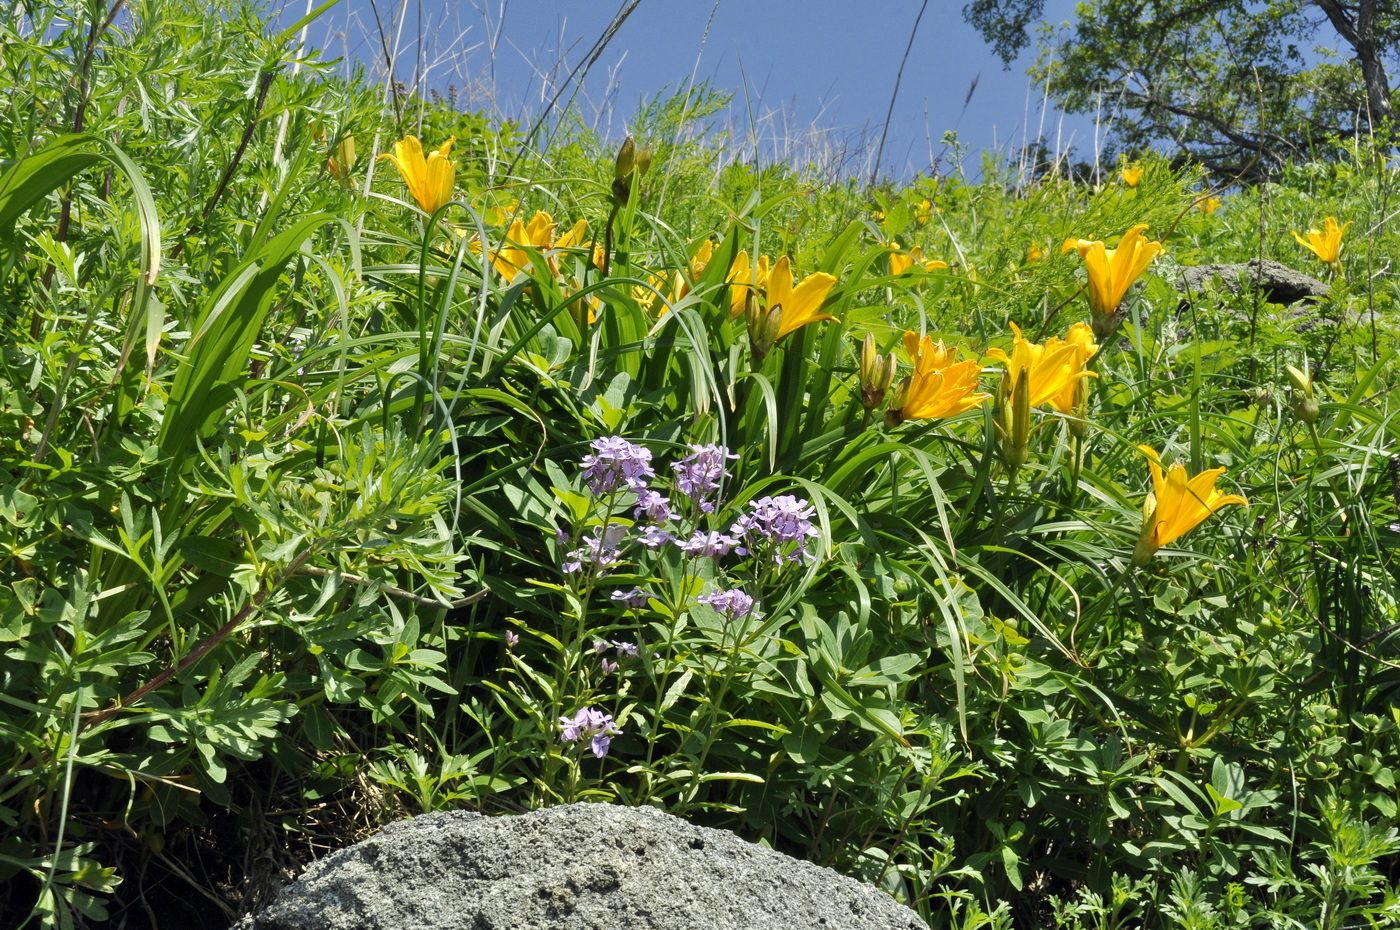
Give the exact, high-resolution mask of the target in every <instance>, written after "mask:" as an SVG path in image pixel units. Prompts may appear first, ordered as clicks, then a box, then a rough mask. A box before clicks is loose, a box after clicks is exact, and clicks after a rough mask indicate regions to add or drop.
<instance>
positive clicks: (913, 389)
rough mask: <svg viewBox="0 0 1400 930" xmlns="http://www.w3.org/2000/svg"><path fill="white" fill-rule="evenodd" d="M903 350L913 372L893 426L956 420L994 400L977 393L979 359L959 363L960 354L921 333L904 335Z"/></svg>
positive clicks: (892, 414)
mask: <svg viewBox="0 0 1400 930" xmlns="http://www.w3.org/2000/svg"><path fill="white" fill-rule="evenodd" d="M904 349H905V351H906V352H908V353H909V357H910V358H911V359H912V360H913V362H914V371H913V374H911V375H910V376H909V377H908V378H906V379H905V381H904V386H903V387H902V388H901V389H900V392H899V402H898V404H897V405H896V407H895V409H894V410H892V411H890V415H889V421H890V423H891V424H892V425H893V424H897V423H900V422H902V421H904V420H937V419H945V418H947V417H954V416H957V415H958V414H960V413H965V412H967V411H968V410H971V409H972V408H974V407H976V406H979V405H980V404H982V403H983V402H984V401H987V400H989V399H991V396H992V395H990V394H984V393H980V392H978V390H977V380H978V376H979V375H980V374H981V371H982V369H981V366H980V365H978V363H977V360H976V359H967V360H966V361H961V362H959V361H957V360H956V359H957V354H958V353H957V350H956V349H953V348H950V347H948V346H945V345H944V344H943V343H942V341H939V342H934V341H933V339H932V338H931V337H929V336H920V335H919V334H918V333H913V332H906V333H905V334H904Z"/></svg>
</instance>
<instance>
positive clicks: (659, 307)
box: [632, 271, 690, 316]
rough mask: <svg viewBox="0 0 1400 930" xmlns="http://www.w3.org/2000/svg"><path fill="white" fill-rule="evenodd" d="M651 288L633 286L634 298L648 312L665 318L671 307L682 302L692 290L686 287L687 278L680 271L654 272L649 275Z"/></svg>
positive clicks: (648, 280)
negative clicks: (677, 302)
mask: <svg viewBox="0 0 1400 930" xmlns="http://www.w3.org/2000/svg"><path fill="white" fill-rule="evenodd" d="M647 283H648V284H649V285H650V286H649V287H643V286H642V285H640V284H634V285H632V297H633V299H635V300H636V301H637V303H638V304H640V305H641V306H642V307H645V308H646V309H647V311H648V312H650V313H655V314H656V315H657V316H665V315H666V312H667V311H668V310H670V309H671V305H672V304H674V303H675V302H676V301H678V300H680V299H681V298H682V297H684V296H685V295H686V293H687V292H688V291H689V290H690V288H689V287H687V286H686V282H685V277H684V276H682V275H681V273H680V272H679V271H673V272H671V273H670V274H667V273H666V272H664V271H652V272H649V273H648V274H647Z"/></svg>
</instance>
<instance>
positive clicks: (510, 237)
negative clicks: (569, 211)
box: [473, 210, 597, 282]
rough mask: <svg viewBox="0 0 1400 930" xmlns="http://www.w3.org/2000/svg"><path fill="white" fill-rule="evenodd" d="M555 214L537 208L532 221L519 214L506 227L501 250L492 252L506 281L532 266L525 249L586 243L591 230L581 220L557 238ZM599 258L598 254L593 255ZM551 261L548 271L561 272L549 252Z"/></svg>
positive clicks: (559, 247)
mask: <svg viewBox="0 0 1400 930" xmlns="http://www.w3.org/2000/svg"><path fill="white" fill-rule="evenodd" d="M555 225H556V224H555V222H554V217H552V216H550V215H549V214H548V213H546V212H545V211H543V210H538V211H536V212H535V215H534V216H532V217H530V222H529V223H525V222H523V221H521V219H520V218H519V217H516V219H515V221H514V222H513V223H511V224H510V229H508V230H506V241H505V243H504V244H503V245H502V246H501V248H500V249H498V250H496V251H494V252H492V253H491V264H492V265H494V266H495V268H496V273H497V274H499V275H500V276H501V279H502V280H503V281H506V282H510V281H513V280H515V277H516V275H518V274H520V272H522V271H524V270H525V269H527V268H529V267H530V256H529V253H528V252H527V251H526V249H530V250H532V251H538V252H545V253H548V252H550V251H551V250H555V249H568V248H574V247H576V246H578V245H581V244H582V243H583V237H584V235H585V234H586V233H587V231H588V223H587V221H585V220H579V221H578V222H577V223H575V224H574V225H573V226H572V227H571V228H570V229H569V231H568V232H566V233H564V235H562V236H560V237H559V238H558V239H556V238H554V229H555ZM473 249H474V250H479V249H480V245H474V246H473ZM594 257H595V260H596V257H597V256H596V255H595V256H594ZM546 260H547V261H548V263H549V270H550V272H551V273H552V274H554V275H558V274H559V260H558V258H557V257H556V256H554V255H548V254H547V255H546Z"/></svg>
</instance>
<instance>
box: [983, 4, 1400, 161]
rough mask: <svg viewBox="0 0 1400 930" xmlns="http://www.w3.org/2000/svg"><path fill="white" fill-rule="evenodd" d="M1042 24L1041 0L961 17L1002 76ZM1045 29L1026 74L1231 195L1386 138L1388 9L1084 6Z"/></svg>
mask: <svg viewBox="0 0 1400 930" xmlns="http://www.w3.org/2000/svg"><path fill="white" fill-rule="evenodd" d="M1044 13H1045V2H1044V0H971V2H970V3H968V4H967V6H966V7H965V8H964V15H965V16H966V17H967V20H968V22H969V24H971V25H972V26H973V27H974V28H976V29H977V30H978V31H979V32H980V33H981V35H982V36H983V38H984V39H985V40H986V41H987V42H988V43H989V44H990V45H991V46H992V48H993V49H994V50H995V51H996V53H997V54H998V55H999V56H1000V57H1001V58H1002V60H1003V61H1004V62H1007V63H1008V64H1009V63H1010V62H1011V60H1012V59H1013V58H1015V57H1016V55H1017V54H1018V53H1019V52H1021V51H1022V50H1023V49H1024V48H1025V46H1026V45H1027V44H1028V43H1029V42H1030V40H1031V27H1032V26H1033V25H1035V24H1037V23H1040V22H1041V17H1042V16H1043V14H1044ZM1042 29H1043V32H1042V34H1041V36H1040V45H1041V57H1040V60H1039V62H1038V63H1037V65H1036V67H1035V68H1034V69H1033V73H1034V75H1035V77H1036V79H1037V80H1038V81H1039V82H1040V83H1041V84H1043V85H1044V86H1045V87H1046V88H1047V89H1048V92H1049V93H1052V94H1053V95H1054V97H1055V99H1056V100H1057V101H1058V102H1059V103H1060V104H1061V105H1062V106H1063V107H1065V108H1066V109H1067V110H1068V111H1069V112H1074V113H1085V114H1095V115H1096V117H1097V115H1099V114H1101V113H1104V112H1105V111H1109V112H1112V113H1114V114H1115V117H1116V118H1115V123H1114V127H1113V128H1114V130H1115V136H1116V137H1117V139H1116V143H1117V144H1118V145H1119V146H1120V147H1121V148H1122V149H1124V150H1127V151H1136V150H1145V149H1147V148H1149V147H1154V146H1156V147H1168V148H1170V149H1174V150H1176V151H1178V152H1180V153H1181V154H1182V155H1183V156H1186V157H1189V158H1191V159H1192V160H1195V161H1198V162H1200V163H1202V164H1204V165H1205V166H1206V167H1207V168H1208V169H1209V170H1210V171H1212V172H1213V173H1214V174H1215V175H1216V176H1217V177H1219V178H1220V179H1222V180H1228V181H1231V182H1232V183H1233V182H1237V181H1239V180H1240V179H1242V178H1243V179H1249V180H1258V179H1260V178H1263V177H1268V176H1271V175H1273V174H1275V173H1276V172H1278V171H1279V170H1281V169H1283V168H1284V167H1285V165H1287V164H1288V163H1290V162H1292V161H1296V160H1298V159H1317V158H1327V157H1329V153H1330V152H1331V151H1332V150H1333V145H1332V144H1331V143H1330V142H1329V140H1332V139H1336V138H1338V137H1340V138H1365V137H1368V136H1369V135H1371V134H1372V133H1377V134H1380V135H1382V136H1385V137H1387V138H1389V136H1386V134H1388V133H1391V132H1392V131H1393V128H1394V127H1393V125H1392V124H1393V121H1394V119H1395V110H1396V101H1395V95H1394V91H1393V89H1392V87H1391V78H1390V76H1389V75H1390V73H1393V70H1394V68H1395V67H1396V66H1397V65H1400V57H1397V55H1396V48H1397V43H1400V15H1397V14H1396V10H1395V8H1394V6H1393V4H1388V3H1385V2H1383V0H1355V2H1343V0H1270V2H1267V3H1255V2H1246V0H1204V2H1196V3H1189V4H1185V5H1183V4H1179V3H1147V4H1144V3H1140V2H1136V0H1090V2H1086V3H1081V4H1079V5H1078V6H1077V7H1076V9H1075V12H1074V18H1073V20H1072V21H1069V22H1066V23H1064V24H1061V25H1059V26H1057V27H1050V26H1048V25H1046V26H1043V27H1042Z"/></svg>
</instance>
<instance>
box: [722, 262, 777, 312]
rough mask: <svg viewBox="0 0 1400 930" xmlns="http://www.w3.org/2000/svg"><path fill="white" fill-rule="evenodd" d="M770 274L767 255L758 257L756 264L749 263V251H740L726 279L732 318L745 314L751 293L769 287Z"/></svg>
mask: <svg viewBox="0 0 1400 930" xmlns="http://www.w3.org/2000/svg"><path fill="white" fill-rule="evenodd" d="M755 265H756V266H757V267H755ZM769 273H770V268H769V261H768V256H767V255H760V256H758V261H757V262H756V263H755V262H750V261H749V252H748V250H747V249H740V250H739V254H738V255H735V256H734V261H733V263H732V264H731V265H730V266H729V274H728V275H726V276H725V279H724V281H725V283H726V284H728V285H729V316H730V317H731V318H733V317H736V316H738V315H739V314H741V313H743V312H744V309H745V307H746V305H747V303H748V297H749V293H750V292H752V291H761V290H763V288H765V287H766V286H767V285H768V277H769Z"/></svg>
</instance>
